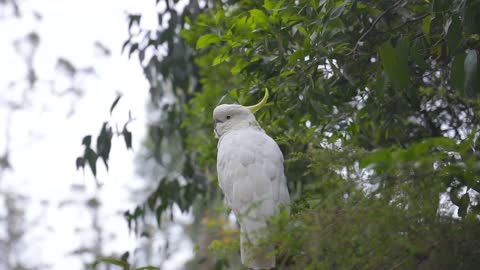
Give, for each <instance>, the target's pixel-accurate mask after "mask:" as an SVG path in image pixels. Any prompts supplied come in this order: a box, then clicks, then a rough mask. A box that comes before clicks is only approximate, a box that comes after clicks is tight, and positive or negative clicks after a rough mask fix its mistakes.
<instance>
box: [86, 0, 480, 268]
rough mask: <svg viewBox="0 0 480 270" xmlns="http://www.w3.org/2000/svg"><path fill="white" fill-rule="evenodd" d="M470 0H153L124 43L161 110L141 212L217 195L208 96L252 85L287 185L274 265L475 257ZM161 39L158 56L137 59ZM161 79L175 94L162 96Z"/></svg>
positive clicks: (476, 19) (425, 264) (478, 46)
mask: <svg viewBox="0 0 480 270" xmlns="http://www.w3.org/2000/svg"><path fill="white" fill-rule="evenodd" d="M170 2H171V1H167V3H170ZM479 5H480V2H479V1H474V0H472V1H469V0H467V1H465V0H438V1H437V0H434V1H402V0H398V1H356V0H351V1H332V0H322V1H307V0H300V1H298V0H297V1H294V0H284V1H271V0H266V1H246V0H245V1H244V0H239V1H206V2H205V7H204V8H200V7H199V4H198V3H197V1H193V0H192V1H190V2H189V4H188V5H187V7H186V9H185V10H184V11H183V14H178V13H177V11H175V10H173V9H172V8H171V7H170V6H169V7H168V8H167V10H166V11H165V12H164V13H162V14H159V18H160V19H161V18H162V17H164V16H165V15H166V14H169V17H170V18H171V19H170V20H169V22H168V26H167V27H166V28H162V29H161V30H159V31H158V32H157V33H155V34H154V33H151V32H150V31H142V34H144V35H145V40H148V42H146V43H145V44H142V45H138V44H137V45H135V44H130V41H128V42H127V43H126V44H127V45H129V44H130V48H129V53H130V54H131V53H138V56H139V60H140V61H141V63H142V64H144V65H143V68H144V71H145V75H146V77H147V79H148V80H149V81H150V84H151V87H152V88H151V90H150V91H151V92H150V93H151V97H152V104H154V105H153V107H155V109H157V110H159V111H161V112H162V114H161V116H160V117H159V119H158V122H157V123H155V124H153V125H152V126H150V127H149V130H150V136H149V138H148V140H147V141H148V143H147V145H148V146H149V149H150V150H151V152H152V156H153V158H155V160H157V162H158V163H160V164H162V165H163V166H164V168H165V169H166V171H167V173H166V174H167V175H168V177H163V178H161V179H158V181H159V184H158V188H157V190H155V191H154V192H152V194H151V195H150V196H149V197H148V198H147V200H146V201H145V206H148V209H150V210H149V211H150V212H148V213H152V214H155V215H156V216H157V219H160V218H159V216H161V214H162V213H163V212H164V211H165V210H166V209H168V208H169V207H171V206H172V205H174V204H176V205H178V206H180V208H181V209H182V210H188V209H190V207H191V206H192V205H193V206H195V209H203V210H205V209H208V208H212V206H214V205H215V204H216V203H218V194H219V192H218V188H217V182H216V177H215V159H216V156H215V153H216V140H215V139H214V138H213V133H212V123H211V122H212V121H211V120H212V119H211V114H212V110H213V108H214V107H215V106H216V105H217V104H218V103H219V101H222V102H229V103H231V102H237V103H240V104H247V105H249V104H253V103H255V102H256V101H258V100H259V99H260V98H261V95H262V93H261V92H262V91H261V89H263V88H265V87H267V88H269V89H271V92H272V94H271V98H270V100H269V102H268V105H267V106H266V107H265V108H264V109H263V110H262V111H260V112H259V113H257V119H258V120H259V122H260V123H261V125H262V127H263V128H264V129H265V130H266V131H267V133H268V134H270V135H271V136H272V137H273V138H274V139H275V140H276V141H277V142H278V143H279V145H280V147H281V148H282V151H283V153H284V155H285V159H286V161H285V165H286V173H287V178H288V185H289V188H290V191H291V193H292V195H293V196H292V197H293V198H294V200H295V201H294V204H293V206H292V216H291V217H290V218H289V217H288V216H286V215H281V216H280V217H278V218H277V219H275V220H274V222H273V223H272V224H274V225H272V230H271V233H270V234H269V235H268V237H267V239H266V241H275V242H276V243H278V246H279V250H278V252H279V254H278V255H279V256H278V257H279V260H280V261H279V264H280V269H474V268H476V266H477V265H478V263H479V261H478V256H477V255H476V254H477V252H478V250H479V248H480V245H479V242H478V239H480V231H479V228H480V224H479V221H478V215H479V214H480V207H479V206H478V194H479V193H478V192H479V191H480V178H479V175H480V174H479V173H480V163H479V162H478V160H479V154H478V153H479V150H480V149H479V146H478V142H477V140H478V128H479V119H478V116H479V115H478V113H479V108H480V107H479V105H480V104H479V97H480V96H479V93H480V84H479V78H480V73H479V72H480V71H479V61H478V60H479V56H478V54H479V51H480V36H479V30H478V29H480V16H477V15H478V12H479V10H480V9H478V8H477V7H478V6H479ZM139 20H140V18H137V17H133V19H132V18H131V22H132V23H131V24H135V23H137V24H138V21H139ZM162 44H164V45H165V46H164V47H165V48H166V50H167V54H166V56H164V57H160V56H158V55H154V56H153V57H152V58H151V59H144V57H145V52H144V51H145V50H146V49H148V48H152V47H153V48H157V47H158V46H160V45H162ZM145 63H146V64H145ZM159 75H160V76H161V78H160V79H159ZM162 81H168V82H169V83H171V86H172V89H168V88H165V87H164V86H165V84H163V83H162ZM170 90H171V91H170ZM168 91H170V92H171V93H172V94H173V96H174V97H175V101H173V102H171V103H168V104H165V103H162V102H161V101H162V100H164V97H165V96H166V95H167V94H166V93H167V92H168ZM159 104H163V105H159ZM88 145H89V143H88ZM165 154H169V155H170V156H171V157H172V159H173V160H174V161H173V162H171V161H170V162H165V161H164V160H163V159H162V155H165ZM82 162H84V161H83V160H80V161H78V160H77V166H78V164H79V163H80V164H82ZM171 175H176V177H171ZM178 175H181V176H182V177H178ZM199 202H203V203H204V205H203V207H197V206H196V205H195V203H199ZM140 208H141V209H145V208H146V207H143V208H142V207H140ZM139 213H141V214H139ZM146 213H147V212H145V211H143V210H142V211H141V212H138V213H137V211H135V213H133V214H131V213H129V212H128V215H127V219H128V220H129V222H131V221H132V220H135V222H136V220H137V218H138V217H140V216H142V215H143V214H146ZM201 213H203V212H200V213H196V217H197V218H201V216H202V215H201ZM137 214H138V215H137ZM211 216H214V215H212V214H211V213H210V214H209V217H211ZM217 217H218V216H217ZM196 224H197V226H199V227H200V226H202V225H201V223H196ZM229 243H230V242H221V243H220V244H219V242H214V245H213V246H212V247H211V250H213V251H217V254H218V255H219V257H218V261H217V262H214V263H212V264H211V265H210V267H211V268H213V267H217V268H216V269H221V268H222V267H224V266H226V265H229V266H230V267H234V266H232V265H235V262H234V261H226V260H227V259H228V258H232V256H228V254H226V253H228V252H231V253H232V254H233V253H234V252H233V251H232V249H231V247H234V244H232V243H230V244H229ZM202 248H204V247H203V246H202ZM232 254H230V255H232ZM215 265H216V266H215ZM195 269H199V268H195ZM205 269H208V268H205Z"/></svg>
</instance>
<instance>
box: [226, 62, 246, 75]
mask: <svg viewBox="0 0 480 270" xmlns="http://www.w3.org/2000/svg"><path fill="white" fill-rule="evenodd" d="M246 66H248V62H247V61H245V60H243V59H239V60H238V61H237V63H236V64H235V66H233V68H232V69H231V70H230V71H231V72H232V74H233V75H237V74H238V73H240V72H242V70H243V69H244V68H245V67H246Z"/></svg>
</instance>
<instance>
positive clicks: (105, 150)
mask: <svg viewBox="0 0 480 270" xmlns="http://www.w3.org/2000/svg"><path fill="white" fill-rule="evenodd" d="M112 137H113V131H112V128H111V127H110V126H109V125H108V123H107V122H104V123H103V125H102V129H101V130H100V134H99V135H98V137H97V155H98V156H99V157H101V158H102V160H103V162H104V164H105V167H107V170H108V158H109V156H110V150H111V148H112Z"/></svg>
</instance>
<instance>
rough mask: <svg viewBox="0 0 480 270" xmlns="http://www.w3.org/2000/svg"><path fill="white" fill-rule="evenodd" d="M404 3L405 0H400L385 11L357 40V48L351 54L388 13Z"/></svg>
mask: <svg viewBox="0 0 480 270" xmlns="http://www.w3.org/2000/svg"><path fill="white" fill-rule="evenodd" d="M402 2H403V0H398V1H397V2H395V3H394V4H393V5H392V6H390V7H389V8H387V9H385V10H384V11H383V12H382V13H381V14H380V15H379V16H378V17H377V18H376V19H375V20H374V21H373V23H372V25H370V27H369V28H368V29H367V31H365V32H364V33H363V34H362V35H361V36H360V38H359V39H358V40H357V42H356V43H355V47H353V49H352V51H351V52H350V53H353V52H355V51H357V48H358V45H359V44H360V42H361V41H362V40H363V39H364V38H365V37H366V36H367V35H368V34H369V33H370V32H371V31H372V30H373V28H375V26H376V25H377V23H378V22H379V21H380V20H381V19H382V18H383V17H384V16H385V15H387V13H389V12H390V11H392V10H393V9H395V8H396V7H398V6H399V5H400V4H401V3H402Z"/></svg>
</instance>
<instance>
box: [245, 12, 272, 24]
mask: <svg viewBox="0 0 480 270" xmlns="http://www.w3.org/2000/svg"><path fill="white" fill-rule="evenodd" d="M249 13H250V16H251V17H253V21H254V22H255V23H256V24H257V25H260V26H267V25H268V18H267V16H266V15H265V13H263V11H261V10H259V9H251V10H250V11H249Z"/></svg>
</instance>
